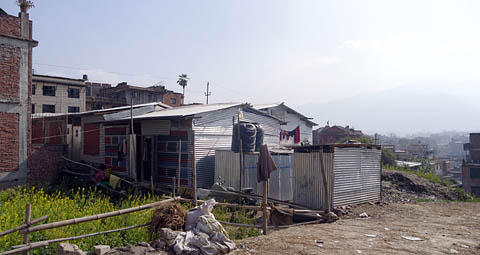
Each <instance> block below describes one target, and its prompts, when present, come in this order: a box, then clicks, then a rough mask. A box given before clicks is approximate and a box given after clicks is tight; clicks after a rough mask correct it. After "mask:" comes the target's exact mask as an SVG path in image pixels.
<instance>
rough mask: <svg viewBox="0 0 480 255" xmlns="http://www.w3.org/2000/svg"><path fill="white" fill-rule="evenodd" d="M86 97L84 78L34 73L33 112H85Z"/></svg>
mask: <svg viewBox="0 0 480 255" xmlns="http://www.w3.org/2000/svg"><path fill="white" fill-rule="evenodd" d="M85 99H86V85H85V81H84V80H83V79H70V78H65V77H56V76H48V75H38V74H34V75H33V85H32V113H72V112H84V111H85Z"/></svg>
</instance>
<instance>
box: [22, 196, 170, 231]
mask: <svg viewBox="0 0 480 255" xmlns="http://www.w3.org/2000/svg"><path fill="white" fill-rule="evenodd" d="M174 200H175V198H171V199H167V200H162V201H158V202H154V203H150V204H146V205H141V206H137V207H132V208H127V209H122V210H118V211H113V212H108V213H102V214H97V215H91V216H85V217H80V218H75V219H70V220H64V221H58V222H52V223H47V224H42V225H38V226H35V227H29V228H27V229H24V230H22V231H20V232H21V233H25V232H30V233H32V232H37V231H41V230H47V229H52V228H58V227H63V226H67V225H72V224H77V223H82V222H87V221H92V220H99V219H104V218H108V217H113V216H118V215H122V214H127V213H132V212H137V211H141V210H145V209H149V208H152V207H155V206H159V205H162V204H165V203H168V202H173V201H174Z"/></svg>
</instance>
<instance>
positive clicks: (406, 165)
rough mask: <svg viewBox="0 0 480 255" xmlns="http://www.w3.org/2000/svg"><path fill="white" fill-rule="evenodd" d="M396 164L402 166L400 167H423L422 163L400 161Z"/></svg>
mask: <svg viewBox="0 0 480 255" xmlns="http://www.w3.org/2000/svg"><path fill="white" fill-rule="evenodd" d="M395 162H396V163H397V166H400V167H417V166H421V165H422V163H420V162H410V161H400V160H395Z"/></svg>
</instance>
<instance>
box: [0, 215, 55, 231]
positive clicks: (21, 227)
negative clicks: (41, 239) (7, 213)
mask: <svg viewBox="0 0 480 255" xmlns="http://www.w3.org/2000/svg"><path fill="white" fill-rule="evenodd" d="M47 218H48V215H45V216H42V217H40V218H38V219H34V220H32V221H30V224H22V225H20V226H18V227H15V228H12V229H9V230H5V231H3V232H2V233H0V236H4V235H7V234H10V233H13V232H15V231H18V230H22V229H24V228H28V227H30V226H31V225H34V224H36V223H39V222H41V221H44V220H46V219H47Z"/></svg>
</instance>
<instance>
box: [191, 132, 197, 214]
mask: <svg viewBox="0 0 480 255" xmlns="http://www.w3.org/2000/svg"><path fill="white" fill-rule="evenodd" d="M192 141H193V142H192V144H193V145H192V162H193V169H192V179H193V205H194V206H197V205H198V201H197V162H196V160H195V130H193V131H192Z"/></svg>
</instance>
